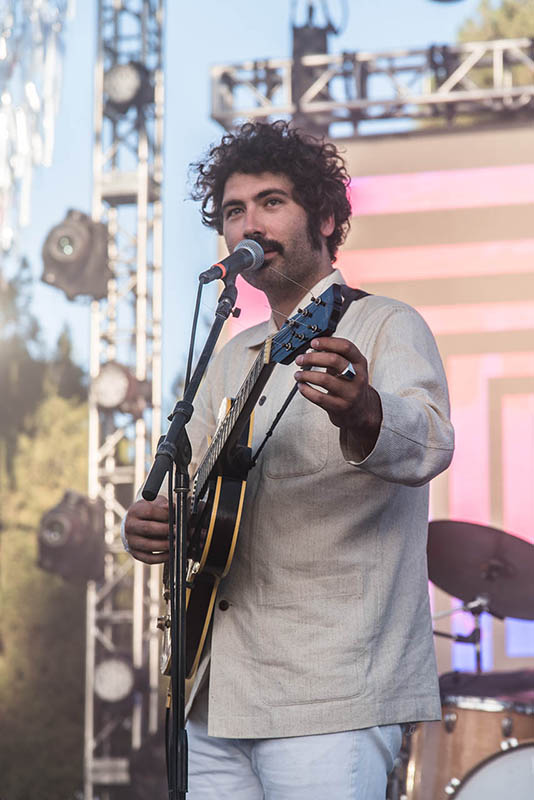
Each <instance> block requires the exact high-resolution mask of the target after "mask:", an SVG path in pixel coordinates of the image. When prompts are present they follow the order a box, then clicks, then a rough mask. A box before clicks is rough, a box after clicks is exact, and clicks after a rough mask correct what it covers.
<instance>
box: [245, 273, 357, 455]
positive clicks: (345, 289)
mask: <svg viewBox="0 0 534 800" xmlns="http://www.w3.org/2000/svg"><path fill="white" fill-rule="evenodd" d="M340 288H341V295H342V297H343V302H342V304H341V311H340V312H339V320H338V324H339V323H340V322H341V320H342V319H343V316H344V314H345V312H346V311H347V309H348V307H349V306H350V305H351V304H352V303H353V302H354V301H355V300H361V298H362V297H368V296H369V292H364V290H363V289H351V287H350V286H346V285H345V284H342V285H341V286H340ZM297 391H298V386H297V384H296V383H295V385H294V386H293V388H292V389H291V391H290V392H289V394H288V396H287V397H286V399H285V400H284V402H283V404H282V407H281V408H280V411H279V412H278V414H277V415H276V417H275V418H274V420H273V422H272V425H271V427H270V428H269V430H268V431H267V433H266V434H265V436H264V438H263V441H262V442H261V444H260V445H259V447H258V449H257V450H256V452H255V454H254V455H253V456H252V459H251V462H250V469H252V467H255V466H256V464H257V461H258V458H259V455H260V453H261V451H262V450H263V448H264V447H265V445H266V444H267V442H268V440H269V439H270V438H271V436H272V435H273V432H274V429H275V428H276V426H277V425H278V423H279V422H280V420H281V419H282V417H283V415H284V413H285V411H286V409H287V407H288V405H289V404H290V402H291V401H292V400H293V398H294V397H295V395H296V393H297Z"/></svg>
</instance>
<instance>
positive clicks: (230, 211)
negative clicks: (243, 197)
mask: <svg viewBox="0 0 534 800" xmlns="http://www.w3.org/2000/svg"><path fill="white" fill-rule="evenodd" d="M239 211H241V209H240V208H237V207H236V208H229V209H228V211H227V212H226V219H228V218H229V217H235V215H236V214H237V213H239Z"/></svg>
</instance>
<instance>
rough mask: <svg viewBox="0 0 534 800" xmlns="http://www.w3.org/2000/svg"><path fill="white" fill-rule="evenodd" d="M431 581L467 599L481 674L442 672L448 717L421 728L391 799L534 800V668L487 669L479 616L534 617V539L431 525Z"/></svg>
mask: <svg viewBox="0 0 534 800" xmlns="http://www.w3.org/2000/svg"><path fill="white" fill-rule="evenodd" d="M427 555H428V572H429V577H430V580H431V581H432V582H433V583H434V584H435V585H436V586H438V587H439V588H440V589H443V590H444V591H446V592H447V593H448V594H450V595H452V596H453V597H456V598H458V599H459V600H462V601H463V605H462V606H461V607H459V608H457V609H453V610H452V611H446V612H443V613H440V614H437V615H436V616H435V617H434V621H436V620H437V619H440V618H442V617H444V616H448V615H450V614H453V613H455V612H456V611H459V610H463V611H469V612H470V613H471V615H472V617H473V630H472V632H471V633H470V634H469V635H467V636H463V635H454V634H451V633H445V632H440V631H437V630H435V631H434V634H435V635H436V636H442V637H443V636H444V637H447V638H449V639H452V640H453V641H456V642H463V643H466V644H471V645H473V646H474V647H475V656H476V657H475V663H476V671H475V672H474V673H471V672H469V673H467V672H449V673H446V674H444V675H442V676H441V677H440V692H441V705H442V720H441V722H422V723H418V724H417V725H415V726H412V728H413V730H412V732H411V734H410V735H406V736H405V737H404V742H403V748H402V751H401V755H400V757H399V759H398V760H397V764H396V767H395V769H394V771H393V773H392V775H391V776H390V782H389V784H388V795H387V796H388V798H389V800H447V798H454V800H497V799H498V800H502V798H506V800H534V670H519V671H515V672H486V673H484V672H483V671H482V659H481V634H482V631H481V626H480V616H481V614H482V613H483V612H484V611H487V612H489V613H490V614H492V615H493V616H495V617H497V618H498V619H504V618H506V617H514V618H518V619H529V620H533V619H534V546H533V545H531V544H529V543H528V542H526V541H524V540H523V539H519V538H517V537H515V536H512V535H510V534H507V533H505V532H503V531H501V530H498V529H497V528H489V527H485V526H483V525H475V524H472V523H467V522H455V521H450V520H440V521H435V522H431V523H430V525H429V537H428V548H427Z"/></svg>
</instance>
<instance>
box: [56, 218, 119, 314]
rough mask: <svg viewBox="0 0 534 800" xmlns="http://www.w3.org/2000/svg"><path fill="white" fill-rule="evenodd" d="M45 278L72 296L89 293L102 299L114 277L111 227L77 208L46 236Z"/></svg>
mask: <svg viewBox="0 0 534 800" xmlns="http://www.w3.org/2000/svg"><path fill="white" fill-rule="evenodd" d="M42 256H43V263H44V270H43V274H42V277H41V280H42V281H44V283H49V284H50V285H51V286H55V287H57V288H58V289H62V290H63V291H64V292H65V294H66V295H67V297H68V298H69V300H74V298H75V297H76V296H77V295H89V296H90V297H92V298H93V299H94V300H102V299H103V298H104V297H106V294H107V285H108V281H109V279H110V278H111V277H112V272H111V270H110V268H109V265H108V229H107V226H106V225H105V224H104V223H103V222H95V221H94V220H93V219H91V217H90V216H88V215H87V214H84V213H83V212H82V211H75V210H73V209H71V210H69V211H68V212H67V215H66V217H65V219H64V220H63V221H62V222H60V223H59V225H56V226H55V227H54V228H52V230H51V231H50V233H49V234H48V236H47V237H46V239H45V243H44V245H43V250H42Z"/></svg>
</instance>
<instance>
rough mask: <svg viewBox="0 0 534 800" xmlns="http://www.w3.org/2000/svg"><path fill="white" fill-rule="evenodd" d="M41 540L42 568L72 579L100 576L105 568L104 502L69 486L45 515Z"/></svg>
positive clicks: (39, 537) (92, 578)
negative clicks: (91, 498)
mask: <svg viewBox="0 0 534 800" xmlns="http://www.w3.org/2000/svg"><path fill="white" fill-rule="evenodd" d="M37 542H38V558H37V565H38V566H39V567H41V569H44V570H47V571H48V572H54V573H56V574H57V575H61V576H62V577H63V578H66V579H68V580H70V579H84V580H99V579H100V578H102V575H103V571H104V511H103V505H102V502H101V501H100V500H90V499H89V498H88V497H86V496H85V495H83V494H80V493H79V492H75V491H73V490H72V489H68V490H67V491H66V492H65V494H64V495H63V498H62V499H61V501H60V502H59V503H58V504H57V505H56V506H54V507H53V508H51V509H50V510H49V511H46V512H45V513H44V514H43V516H42V517H41V522H40V526H39V531H38V536H37Z"/></svg>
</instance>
